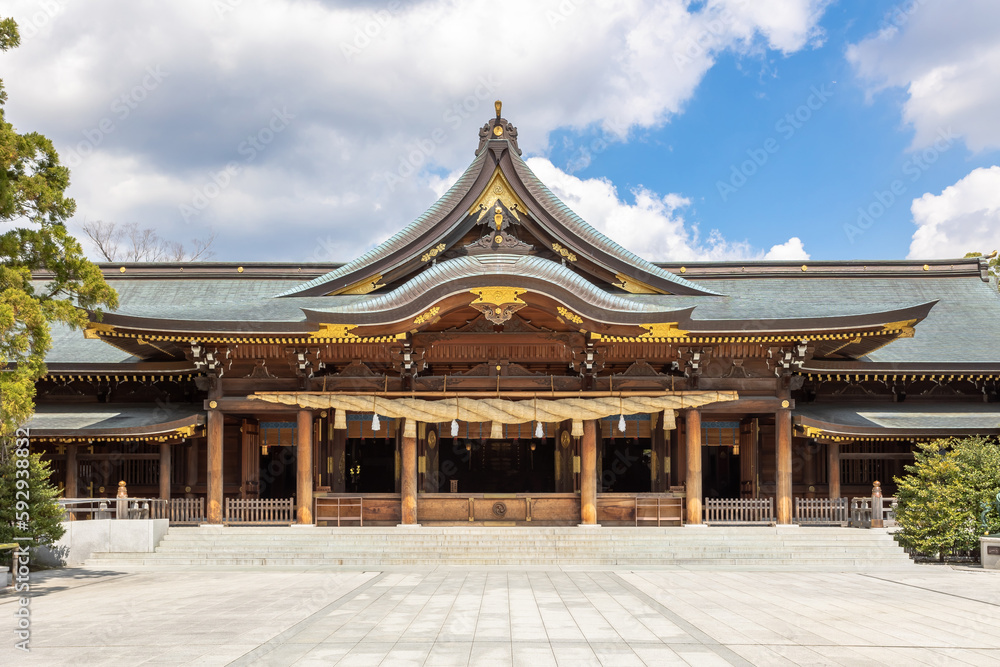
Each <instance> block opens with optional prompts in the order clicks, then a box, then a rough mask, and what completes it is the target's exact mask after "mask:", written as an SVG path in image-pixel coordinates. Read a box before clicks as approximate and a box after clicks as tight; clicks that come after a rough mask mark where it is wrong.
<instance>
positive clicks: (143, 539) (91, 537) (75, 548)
mask: <svg viewBox="0 0 1000 667" xmlns="http://www.w3.org/2000/svg"><path fill="white" fill-rule="evenodd" d="M62 525H63V527H64V528H65V529H66V534H65V535H63V536H62V538H61V539H60V540H59V541H58V542H56V543H55V545H54V546H53V548H52V549H45V548H42V549H39V550H38V558H39V560H40V561H42V562H43V563H46V564H48V565H60V564H62V565H80V564H82V563H83V562H84V561H86V560H87V559H88V558H90V556H91V554H93V553H95V552H106V551H113V552H129V553H151V552H152V551H154V550H155V549H156V545H158V544H159V543H160V540H161V539H163V536H164V535H165V534H166V532H167V528H168V527H169V525H170V522H169V521H168V520H167V519H122V520H117V519H95V520H92V521H64V522H63V524H62Z"/></svg>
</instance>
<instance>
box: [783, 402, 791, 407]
mask: <svg viewBox="0 0 1000 667" xmlns="http://www.w3.org/2000/svg"><path fill="white" fill-rule="evenodd" d="M789 405H790V403H789V402H788V401H782V402H781V407H783V408H787V407H788V406H789Z"/></svg>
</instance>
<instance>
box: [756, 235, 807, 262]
mask: <svg viewBox="0 0 1000 667" xmlns="http://www.w3.org/2000/svg"><path fill="white" fill-rule="evenodd" d="M764 259H789V260H798V259H809V253H807V252H806V249H805V248H804V247H803V246H802V239H800V238H799V237H798V236H793V237H792V238H790V239H788V240H787V241H785V242H784V243H781V244H779V245H774V246H771V249H770V250H768V251H767V252H766V253H765V254H764Z"/></svg>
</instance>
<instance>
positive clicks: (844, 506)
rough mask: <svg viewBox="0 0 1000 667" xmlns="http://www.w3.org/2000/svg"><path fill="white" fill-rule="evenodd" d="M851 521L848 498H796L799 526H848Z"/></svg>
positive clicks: (796, 519)
mask: <svg viewBox="0 0 1000 667" xmlns="http://www.w3.org/2000/svg"><path fill="white" fill-rule="evenodd" d="M849 519H850V503H849V502H848V500H847V498H796V499H795V518H794V519H793V520H794V522H795V523H797V524H831V525H839V526H846V525H847V523H848V521H849Z"/></svg>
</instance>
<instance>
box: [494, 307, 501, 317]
mask: <svg viewBox="0 0 1000 667" xmlns="http://www.w3.org/2000/svg"><path fill="white" fill-rule="evenodd" d="M493 312H494V313H496V314H497V315H503V308H494V309H493Z"/></svg>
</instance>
